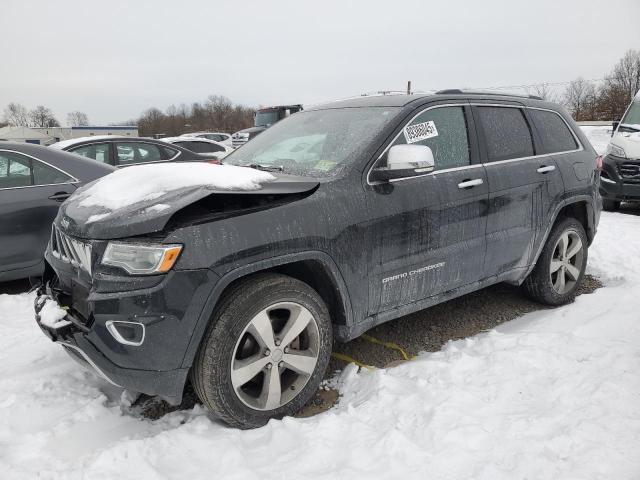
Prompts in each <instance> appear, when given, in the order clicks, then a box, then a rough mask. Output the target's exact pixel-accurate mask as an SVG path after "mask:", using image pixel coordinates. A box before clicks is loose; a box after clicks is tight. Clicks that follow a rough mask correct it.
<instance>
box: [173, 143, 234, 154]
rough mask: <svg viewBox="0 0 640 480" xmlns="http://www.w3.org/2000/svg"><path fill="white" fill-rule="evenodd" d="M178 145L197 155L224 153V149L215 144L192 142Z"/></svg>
mask: <svg viewBox="0 0 640 480" xmlns="http://www.w3.org/2000/svg"><path fill="white" fill-rule="evenodd" d="M177 145H181V146H183V147H184V148H186V149H188V150H191V151H192V152H196V153H211V152H223V151H224V148H222V147H221V146H219V145H216V144H215V143H208V142H198V141H192V142H184V143H183V144H181V143H178V144H177Z"/></svg>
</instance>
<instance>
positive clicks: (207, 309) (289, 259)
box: [182, 251, 353, 368]
mask: <svg viewBox="0 0 640 480" xmlns="http://www.w3.org/2000/svg"><path fill="white" fill-rule="evenodd" d="M304 260H315V261H318V262H320V263H322V265H323V266H324V267H326V268H327V270H328V271H329V272H330V274H331V277H332V279H333V281H334V285H335V287H336V289H337V290H338V293H339V295H340V300H341V301H342V307H343V310H344V313H345V319H346V323H347V325H352V323H353V311H352V308H351V300H350V297H349V292H348V290H347V286H346V283H345V281H344V279H343V277H342V274H341V273H340V270H339V269H338V266H337V265H336V263H335V262H334V261H333V259H332V258H331V257H330V256H329V255H328V254H327V253H325V252H321V251H308V252H300V253H293V254H288V255H282V256H279V257H273V258H269V259H265V260H261V261H258V262H255V263H250V264H247V265H243V266H241V267H238V268H235V269H233V270H231V271H229V272H228V273H226V274H225V275H223V276H222V277H221V278H220V280H219V281H218V282H217V283H216V285H215V287H214V288H213V290H212V292H211V294H210V295H209V297H208V298H207V301H206V302H205V305H204V307H203V309H202V312H201V313H200V317H199V318H198V322H197V323H196V325H195V327H194V331H193V333H192V335H191V340H190V342H189V346H188V347H187V350H186V352H185V355H184V359H183V361H182V366H183V368H189V367H191V365H192V364H193V360H194V358H195V356H196V353H197V352H198V348H199V347H200V343H201V341H202V337H203V336H204V334H205V332H206V330H207V327H208V325H209V321H210V319H211V317H212V315H213V313H214V310H215V307H216V305H217V303H218V301H219V299H220V297H221V296H222V294H223V292H224V291H225V289H226V288H227V287H228V286H229V285H230V284H231V283H232V282H234V281H236V280H238V279H240V278H243V277H246V276H247V275H251V274H253V273H257V272H261V271H265V270H269V269H271V268H274V267H278V266H282V265H286V264H289V263H294V262H299V261H304Z"/></svg>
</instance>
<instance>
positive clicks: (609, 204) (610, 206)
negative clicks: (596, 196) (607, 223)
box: [602, 199, 620, 212]
mask: <svg viewBox="0 0 640 480" xmlns="http://www.w3.org/2000/svg"><path fill="white" fill-rule="evenodd" d="M602 208H604V209H605V210H607V211H609V212H615V211H616V210H618V209H619V208H620V202H618V201H617V200H605V199H603V200H602Z"/></svg>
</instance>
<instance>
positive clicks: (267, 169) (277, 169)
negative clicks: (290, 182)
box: [245, 163, 284, 172]
mask: <svg viewBox="0 0 640 480" xmlns="http://www.w3.org/2000/svg"><path fill="white" fill-rule="evenodd" d="M245 167H249V168H254V169H256V170H262V171H264V172H284V167H282V166H280V167H278V166H276V165H261V164H259V163H250V164H249V165H245Z"/></svg>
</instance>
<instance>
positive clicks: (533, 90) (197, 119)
mask: <svg viewBox="0 0 640 480" xmlns="http://www.w3.org/2000/svg"><path fill="white" fill-rule="evenodd" d="M638 90H640V51H638V50H629V51H627V53H626V54H625V55H624V57H622V58H621V59H620V60H619V61H618V63H616V64H615V65H614V67H613V68H612V70H611V71H610V72H609V74H607V75H606V76H605V77H604V79H601V80H599V81H592V80H585V79H584V78H582V77H580V78H577V79H575V80H573V81H571V82H569V83H568V84H567V86H566V87H565V89H564V91H562V92H558V91H557V90H556V89H554V88H552V85H551V84H540V85H535V86H532V87H528V88H527V91H528V93H530V94H534V95H538V96H540V97H542V98H543V99H545V100H549V101H552V102H557V103H562V104H564V105H565V106H566V107H567V109H568V110H569V111H570V112H571V114H572V115H573V118H574V119H575V120H577V121H586V120H604V121H611V120H618V119H620V118H621V116H622V115H623V114H624V111H625V109H626V108H627V106H628V105H629V103H630V102H631V100H632V99H633V97H634V95H635V94H636V92H638ZM254 112H255V109H253V108H251V107H247V106H244V105H240V104H234V103H233V102H232V101H231V100H230V99H228V98H227V97H224V96H220V95H211V96H209V97H208V98H207V99H206V100H205V101H204V102H194V103H192V104H190V105H187V104H184V103H183V104H180V105H178V106H176V105H171V106H170V107H168V108H167V109H166V110H165V111H164V112H163V111H162V110H160V109H158V108H156V107H151V108H149V109H147V110H145V111H144V112H143V113H142V115H141V116H140V117H139V118H138V119H134V120H128V121H127V122H124V124H126V125H137V126H138V132H139V133H140V135H142V136H154V135H167V136H173V135H179V134H181V133H186V132H196V131H220V132H229V133H233V132H237V131H238V130H242V129H243V128H247V127H250V126H251V125H252V124H253V115H254ZM122 124H123V123H120V124H119V125H122ZM3 125H12V126H27V127H56V126H60V123H59V122H58V120H57V119H56V117H55V116H54V114H53V112H52V111H51V109H49V108H47V107H45V106H43V105H38V106H37V107H36V108H34V109H32V110H28V109H27V108H26V107H25V106H24V105H21V104H19V103H10V104H9V105H7V107H5V109H4V112H3V116H2V121H0V126H3ZM67 125H69V126H86V125H89V117H88V116H87V114H86V113H83V112H79V111H76V112H70V113H69V114H67Z"/></svg>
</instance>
